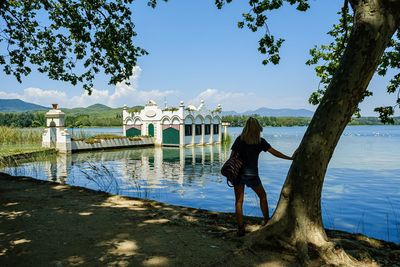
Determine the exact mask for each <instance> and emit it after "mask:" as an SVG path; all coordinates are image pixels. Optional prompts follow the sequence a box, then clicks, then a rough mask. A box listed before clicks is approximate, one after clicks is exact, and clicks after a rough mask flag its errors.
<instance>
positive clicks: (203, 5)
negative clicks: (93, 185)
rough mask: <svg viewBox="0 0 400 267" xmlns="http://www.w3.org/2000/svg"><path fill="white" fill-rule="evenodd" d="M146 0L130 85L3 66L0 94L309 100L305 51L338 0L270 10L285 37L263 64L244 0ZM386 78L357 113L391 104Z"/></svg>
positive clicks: (230, 106)
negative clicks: (223, 1)
mask: <svg viewBox="0 0 400 267" xmlns="http://www.w3.org/2000/svg"><path fill="white" fill-rule="evenodd" d="M146 2H147V1H145V0H137V1H136V2H135V3H134V5H133V6H132V10H133V13H134V22H135V25H136V31H137V33H138V36H137V38H136V43H137V44H138V45H139V46H141V47H143V48H145V49H146V50H147V51H148V52H149V53H150V54H149V55H148V56H144V57H142V58H140V59H139V61H138V67H137V68H136V70H135V74H134V76H133V77H132V78H131V81H132V85H130V86H126V85H124V84H120V85H117V86H110V85H108V78H109V77H107V76H105V75H99V76H98V77H96V81H95V85H94V93H93V95H92V96H87V94H86V92H85V91H84V90H83V89H82V87H81V86H76V87H73V86H72V85H70V84H67V83H64V82H57V81H52V80H49V79H48V78H47V76H45V75H43V74H39V73H37V72H34V73H32V74H31V75H30V76H28V77H26V78H24V79H23V83H21V84H20V83H18V82H17V81H16V79H15V78H14V77H12V76H7V75H5V74H4V73H1V74H0V75H1V76H0V78H1V80H2V83H1V85H0V98H20V99H23V100H25V101H30V102H34V103H38V104H41V105H45V106H50V104H51V103H53V102H58V103H59V104H60V106H61V107H76V106H88V105H91V104H94V103H103V104H106V105H109V106H112V107H117V106H122V105H123V104H127V105H128V106H133V105H141V104H144V103H145V102H147V101H148V100H149V99H154V100H156V101H157V102H158V103H159V104H160V105H164V100H165V99H166V100H167V104H168V105H171V106H173V105H177V104H178V103H179V101H180V100H183V101H184V102H185V103H186V104H189V103H193V104H197V103H199V102H200V99H204V100H205V102H206V104H208V106H210V107H214V106H216V105H217V104H219V103H220V104H222V106H223V109H224V110H236V111H246V110H254V109H256V108H259V107H269V108H307V109H310V110H314V109H315V107H314V106H312V105H310V104H308V97H309V95H310V94H311V92H312V91H313V90H314V89H315V88H316V87H317V86H318V79H317V78H316V77H315V74H314V70H313V67H310V66H306V65H305V61H306V60H307V59H308V58H309V56H308V51H309V49H310V48H312V47H313V46H314V45H319V44H323V43H327V42H329V41H330V39H328V38H329V37H328V36H327V35H326V32H327V31H328V30H329V29H330V28H331V26H332V25H333V24H334V23H336V22H337V20H338V15H337V14H336V13H337V11H338V10H339V9H340V7H341V5H342V3H343V2H342V1H334V0H331V1H310V4H311V9H310V10H309V11H308V12H298V11H296V10H295V8H294V7H291V6H286V7H284V8H283V9H281V10H278V11H274V12H272V13H271V14H270V16H269V20H268V26H269V29H270V32H271V33H273V34H275V35H276V36H278V37H282V38H284V39H286V41H285V43H284V44H283V47H282V49H281V63H280V65H278V66H273V65H268V66H263V65H262V64H261V61H262V59H263V58H262V55H260V54H259V53H258V51H257V47H258V46H257V45H258V39H259V37H260V35H261V32H260V33H252V32H250V31H249V30H246V29H238V28H237V26H236V25H237V22H238V21H239V20H241V14H242V13H243V12H247V11H248V10H249V8H248V6H247V3H246V2H247V1H238V0H236V1H233V3H232V4H230V5H226V6H225V7H224V8H223V9H222V10H218V9H217V8H216V7H215V6H214V1H213V0H209V1H205V0H202V1H200V0H197V1H196V0H191V1H188V0H170V1H169V2H168V3H164V2H160V4H159V5H158V7H157V8H156V9H151V8H149V7H148V6H147V4H146ZM389 78H390V77H388V78H379V77H374V79H373V80H372V82H371V84H370V90H371V91H373V92H374V96H373V97H370V98H368V99H366V100H365V101H364V103H363V104H362V105H361V108H362V115H365V116H366V115H375V113H374V112H373V108H374V107H376V106H379V105H391V104H393V103H394V101H395V98H394V96H393V95H388V94H387V93H386V89H385V88H386V84H387V81H388V80H389Z"/></svg>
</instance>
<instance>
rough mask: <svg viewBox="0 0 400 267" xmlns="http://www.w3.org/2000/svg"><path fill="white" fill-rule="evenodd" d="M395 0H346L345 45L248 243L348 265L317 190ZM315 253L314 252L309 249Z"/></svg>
mask: <svg viewBox="0 0 400 267" xmlns="http://www.w3.org/2000/svg"><path fill="white" fill-rule="evenodd" d="M399 2H400V1H399V0H363V1H350V3H351V4H352V7H353V9H354V10H355V16H354V26H353V29H352V32H351V35H350V37H349V40H348V45H347V47H346V50H345V52H344V55H343V57H342V59H341V62H340V66H339V69H338V71H337V72H336V74H335V75H334V77H333V79H332V82H331V84H330V85H329V87H328V89H327V91H326V93H325V95H324V97H323V99H322V101H321V103H320V105H319V107H318V108H317V110H316V112H315V114H314V117H313V118H312V120H311V123H310V125H309V127H308V129H307V131H306V133H305V135H304V137H303V140H302V141H301V144H300V146H299V149H298V154H297V156H296V157H295V159H294V161H293V163H292V165H291V167H290V170H289V172H288V176H287V178H286V181H285V184H284V186H283V189H282V192H281V195H280V199H279V203H278V206H277V208H276V210H275V213H274V215H273V217H272V219H271V220H270V222H269V223H268V225H267V227H265V228H263V229H262V230H260V231H258V232H256V233H255V234H254V235H253V236H251V237H250V239H249V240H248V241H249V242H250V243H249V245H250V246H251V247H252V248H254V249H257V248H259V247H263V246H266V247H276V246H277V244H280V245H282V246H284V247H286V248H291V249H294V250H296V251H297V252H298V253H299V255H300V260H302V261H307V260H308V255H310V254H311V253H309V252H310V251H309V250H310V248H312V249H313V250H315V251H316V252H318V253H317V255H319V256H320V257H321V258H323V259H324V260H325V261H326V262H330V263H334V264H337V262H338V259H339V258H340V259H341V260H340V261H339V262H342V263H345V264H349V263H350V264H354V262H353V261H352V260H351V259H350V258H349V257H347V255H346V254H345V253H343V252H342V251H341V250H340V249H335V247H334V246H333V244H331V243H330V242H328V239H327V236H326V234H325V230H324V227H323V223H322V216H321V192H322V186H323V182H324V176H325V173H326V169H327V166H328V163H329V161H330V159H331V157H332V154H333V152H334V150H335V147H336V144H337V143H338V141H339V138H340V136H341V135H342V132H343V130H344V128H345V127H346V125H347V124H348V122H349V121H350V119H351V117H352V115H353V113H354V112H355V109H356V107H357V105H358V104H359V102H360V101H361V100H362V98H363V94H364V92H365V91H366V89H367V86H368V84H369V82H370V80H371V78H372V76H373V74H374V72H375V70H376V68H377V66H378V64H379V61H380V59H381V57H382V55H383V52H384V50H385V48H386V47H387V45H388V43H389V41H390V40H391V37H392V36H393V34H394V33H395V31H396V30H397V29H398V28H399V25H400V8H399ZM314 254H315V253H314Z"/></svg>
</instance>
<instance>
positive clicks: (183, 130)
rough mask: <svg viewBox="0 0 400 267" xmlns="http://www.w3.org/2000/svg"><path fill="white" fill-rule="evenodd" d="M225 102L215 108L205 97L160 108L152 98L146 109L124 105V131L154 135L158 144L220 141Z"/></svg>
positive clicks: (131, 133) (200, 143) (189, 144)
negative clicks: (211, 107)
mask: <svg viewBox="0 0 400 267" xmlns="http://www.w3.org/2000/svg"><path fill="white" fill-rule="evenodd" d="M221 110H222V109H221V105H218V106H217V107H216V108H215V109H214V110H209V109H207V108H206V106H205V104H204V101H203V100H202V101H201V104H200V105H199V106H198V107H195V106H193V105H188V106H187V107H185V105H184V103H183V101H181V102H180V105H179V107H176V108H171V107H169V108H167V107H166V108H160V107H159V106H158V105H157V103H156V102H154V101H153V100H150V101H149V102H148V103H147V104H146V106H145V107H144V109H142V110H138V111H133V112H129V110H128V108H127V106H126V105H125V106H124V109H123V131H124V135H125V136H127V137H132V136H152V137H154V143H155V145H164V146H193V145H206V144H215V143H220V142H221V139H222V133H221V130H222V129H221V126H222V125H221Z"/></svg>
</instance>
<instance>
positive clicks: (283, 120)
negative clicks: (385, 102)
mask: <svg viewBox="0 0 400 267" xmlns="http://www.w3.org/2000/svg"><path fill="white" fill-rule="evenodd" d="M249 117H250V116H248V115H229V116H223V117H222V121H226V122H229V123H230V124H231V126H232V127H243V126H244V125H245V123H246V121H247V119H248V118H249ZM252 117H255V118H257V119H258V120H259V122H260V123H261V125H262V126H272V127H285V126H286V127H287V126H307V125H308V124H309V123H310V121H311V118H309V117H265V116H259V115H252ZM349 124H350V125H381V124H382V122H381V121H380V119H379V118H377V117H361V118H353V119H352V120H351V122H350V123H349ZM394 124H395V125H400V117H395V118H394ZM65 125H66V126H67V127H71V128H79V127H91V126H101V127H107V126H121V125H122V114H112V115H111V114H110V115H101V116H95V115H91V114H90V115H87V114H77V115H75V114H74V115H72V114H66V116H65ZM0 126H9V127H24V128H26V127H45V126H46V118H45V112H43V111H36V112H22V113H3V112H0Z"/></svg>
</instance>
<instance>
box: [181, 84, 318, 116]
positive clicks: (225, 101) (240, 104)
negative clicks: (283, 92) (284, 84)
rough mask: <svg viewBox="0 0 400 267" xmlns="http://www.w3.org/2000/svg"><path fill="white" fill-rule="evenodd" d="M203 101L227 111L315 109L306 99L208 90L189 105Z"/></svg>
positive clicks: (209, 105) (210, 106)
mask: <svg viewBox="0 0 400 267" xmlns="http://www.w3.org/2000/svg"><path fill="white" fill-rule="evenodd" d="M201 100H204V102H205V104H206V105H207V106H208V107H209V108H213V107H214V106H217V105H218V104H221V105H222V109H223V110H225V111H228V110H234V111H238V112H243V111H248V110H255V109H257V108H261V107H268V108H307V109H313V107H312V106H310V105H308V103H307V101H306V99H305V98H300V97H291V96H288V97H284V98H269V97H266V96H265V95H263V94H260V93H253V92H248V91H244V92H226V91H221V90H217V89H206V90H204V91H202V92H200V93H199V94H198V95H197V96H196V97H195V98H194V99H192V100H191V101H189V103H193V104H195V105H198V104H199V103H200V101H201Z"/></svg>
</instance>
